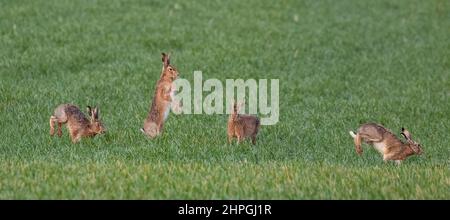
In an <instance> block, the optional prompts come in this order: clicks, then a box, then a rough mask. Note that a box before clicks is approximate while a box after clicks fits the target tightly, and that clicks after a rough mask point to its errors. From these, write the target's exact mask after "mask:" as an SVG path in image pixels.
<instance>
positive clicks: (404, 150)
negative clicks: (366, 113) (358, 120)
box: [350, 123, 423, 164]
mask: <svg viewBox="0 0 450 220" xmlns="http://www.w3.org/2000/svg"><path fill="white" fill-rule="evenodd" d="M401 134H402V135H403V137H405V139H406V142H402V141H401V140H400V139H399V138H397V137H396V136H395V135H394V134H393V133H392V132H391V131H390V130H388V129H387V128H385V127H383V126H382V125H379V124H375V123H367V124H363V125H361V127H359V128H358V130H357V132H356V134H355V133H354V132H353V131H350V135H351V136H352V137H353V139H354V142H355V149H356V152H357V153H358V154H359V155H361V154H362V152H363V150H362V148H361V141H364V142H365V143H367V144H370V145H372V146H373V147H375V149H377V150H378V151H379V152H380V153H381V154H382V155H383V160H384V161H385V162H386V161H388V160H393V161H395V162H396V163H397V164H401V162H402V161H403V160H404V159H406V158H407V157H409V156H411V155H414V154H417V155H420V154H422V152H423V151H422V146H421V145H420V144H419V143H417V142H415V141H413V140H412V138H411V133H409V131H407V130H406V129H405V128H402V132H401Z"/></svg>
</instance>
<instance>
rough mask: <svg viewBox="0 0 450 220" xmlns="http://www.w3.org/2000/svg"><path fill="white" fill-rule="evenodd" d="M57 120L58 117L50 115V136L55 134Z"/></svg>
mask: <svg viewBox="0 0 450 220" xmlns="http://www.w3.org/2000/svg"><path fill="white" fill-rule="evenodd" d="M57 121H58V119H57V118H56V117H55V116H53V115H52V116H50V136H53V135H54V134H55V122H57Z"/></svg>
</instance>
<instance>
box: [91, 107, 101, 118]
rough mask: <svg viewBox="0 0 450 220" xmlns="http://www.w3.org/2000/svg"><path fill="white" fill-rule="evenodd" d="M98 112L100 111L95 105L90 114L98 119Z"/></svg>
mask: <svg viewBox="0 0 450 220" xmlns="http://www.w3.org/2000/svg"><path fill="white" fill-rule="evenodd" d="M99 112H100V110H99V109H98V108H97V107H95V108H94V110H93V112H92V113H93V114H92V115H93V116H94V118H95V119H98V114H99Z"/></svg>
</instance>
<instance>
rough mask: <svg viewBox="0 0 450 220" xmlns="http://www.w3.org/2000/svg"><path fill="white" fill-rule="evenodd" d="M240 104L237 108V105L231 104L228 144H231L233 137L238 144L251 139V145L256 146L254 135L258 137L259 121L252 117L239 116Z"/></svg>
mask: <svg viewBox="0 0 450 220" xmlns="http://www.w3.org/2000/svg"><path fill="white" fill-rule="evenodd" d="M242 105H243V103H241V104H240V105H239V107H238V105H237V103H236V102H234V103H233V110H232V112H231V114H230V117H229V118H228V129H227V131H228V143H231V141H232V140H233V138H234V137H236V138H237V143H238V144H239V143H240V142H241V141H242V140H243V139H245V138H249V137H250V138H251V139H252V143H253V144H256V135H258V131H259V127H260V120H259V118H258V117H256V116H253V115H243V114H239V110H240V107H242Z"/></svg>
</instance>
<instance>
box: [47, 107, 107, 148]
mask: <svg viewBox="0 0 450 220" xmlns="http://www.w3.org/2000/svg"><path fill="white" fill-rule="evenodd" d="M87 111H88V112H89V116H90V119H88V118H86V116H85V115H84V114H83V112H81V110H80V109H79V108H78V107H77V106H75V105H72V104H62V105H60V106H58V107H57V108H56V109H55V111H54V113H53V115H52V116H51V117H50V135H51V136H53V135H54V134H55V127H54V126H55V123H58V136H59V137H61V135H62V130H61V127H62V125H63V124H65V123H67V128H68V129H69V134H70V137H71V139H72V142H73V143H76V142H78V141H80V139H81V138H82V137H94V136H95V135H97V134H102V133H104V132H105V131H106V129H105V127H104V126H103V124H102V122H101V121H100V120H99V112H98V108H97V107H95V108H93V109H92V108H91V107H90V106H88V107H87Z"/></svg>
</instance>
